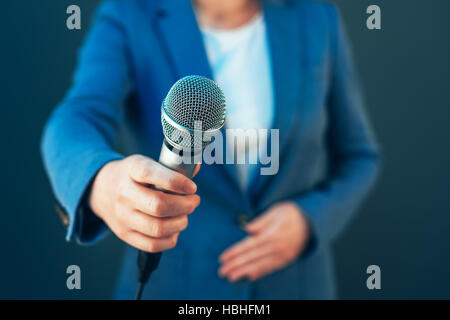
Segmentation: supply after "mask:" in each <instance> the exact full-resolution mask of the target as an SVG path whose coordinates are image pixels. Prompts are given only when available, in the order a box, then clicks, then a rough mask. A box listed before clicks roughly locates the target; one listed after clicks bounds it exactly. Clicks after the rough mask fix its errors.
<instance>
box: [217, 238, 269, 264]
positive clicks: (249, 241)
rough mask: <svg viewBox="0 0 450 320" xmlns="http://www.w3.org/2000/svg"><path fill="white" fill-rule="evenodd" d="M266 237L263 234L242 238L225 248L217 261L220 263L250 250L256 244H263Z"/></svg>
mask: <svg viewBox="0 0 450 320" xmlns="http://www.w3.org/2000/svg"><path fill="white" fill-rule="evenodd" d="M265 242H266V238H265V237H264V236H249V237H246V238H245V239H244V240H242V241H239V242H238V243H236V244H234V245H233V246H231V247H230V248H228V249H227V250H225V251H224V252H223V253H222V254H221V255H220V257H219V261H220V262H222V263H225V262H227V261H228V260H230V259H232V258H233V257H235V256H237V255H240V254H242V253H244V252H245V251H248V250H252V249H253V248H256V247H258V246H261V245H263V244H265Z"/></svg>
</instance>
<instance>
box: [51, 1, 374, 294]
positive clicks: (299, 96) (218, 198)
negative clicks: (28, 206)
mask: <svg viewBox="0 0 450 320" xmlns="http://www.w3.org/2000/svg"><path fill="white" fill-rule="evenodd" d="M262 6H263V10H264V19H265V21H266V24H267V33H268V39H269V43H270V45H269V46H270V54H271V60H272V61H271V62H272V76H273V83H274V93H275V94H274V96H275V105H276V111H275V113H276V115H275V120H274V124H273V128H279V129H280V167H279V172H278V174H276V175H273V176H259V175H258V176H257V177H256V178H255V179H254V180H253V181H252V186H251V188H250V192H249V193H247V194H244V193H242V192H241V191H240V189H239V187H238V182H237V179H236V172H235V167H234V166H232V165H203V167H202V169H201V170H200V173H199V174H198V176H197V177H196V178H195V181H196V183H197V185H198V193H199V195H200V196H201V198H202V202H201V205H200V206H199V207H198V209H197V210H196V212H195V213H194V214H193V215H191V216H190V221H189V227H188V228H187V230H185V231H184V232H182V234H181V236H180V238H179V243H178V245H177V247H176V248H174V249H172V250H169V251H167V252H165V253H164V254H163V257H162V260H161V263H160V266H159V268H158V269H157V271H156V272H155V273H154V274H153V276H152V278H151V280H150V281H151V284H150V285H149V286H147V288H146V290H145V292H144V295H143V297H144V298H149V299H190V298H204V299H211V298H217V299H222V298H223V299H248V298H255V299H259V298H264V299H272V298H273V299H278V298H287V299H312V298H323V299H328V298H333V297H335V287H334V279H333V261H332V256H331V254H330V247H331V246H330V244H331V242H332V241H333V239H334V238H336V236H337V235H339V233H340V232H341V231H342V230H343V229H344V227H345V225H346V224H347V222H348V221H349V219H350V217H351V216H352V214H353V213H354V212H355V209H356V208H357V207H358V204H359V203H360V202H361V200H362V199H363V198H364V196H365V195H366V194H367V192H368V191H369V189H370V186H371V185H372V183H373V182H374V179H375V176H376V171H377V168H378V162H379V161H378V159H379V157H378V151H377V146H376V143H375V140H374V136H373V134H372V131H371V129H370V127H369V124H368V122H367V118H366V116H365V113H364V111H363V101H362V99H361V94H360V93H361V92H360V89H359V87H358V82H357V78H356V76H355V71H354V67H353V63H352V56H351V53H350V50H349V44H348V40H347V37H346V33H345V32H344V29H343V27H342V24H341V22H340V19H339V16H338V14H337V11H336V9H335V8H334V7H333V6H332V5H330V4H326V3H319V2H314V1H263V2H262ZM192 74H196V75H203V76H206V77H208V78H212V77H213V76H212V73H211V69H210V67H209V65H208V61H207V57H206V53H205V49H204V45H203V43H202V37H201V33H200V31H199V28H198V25H197V23H196V19H195V16H194V13H193V10H192V8H191V4H190V2H189V1H186V0H159V1H155V0H123V1H122V0H112V1H105V2H103V3H102V5H101V6H100V8H99V9H98V12H97V14H96V20H95V23H94V25H93V26H92V27H91V29H90V31H89V33H88V36H87V38H86V40H85V42H84V45H83V47H82V50H81V53H80V56H79V62H78V66H77V70H76V73H75V77H74V82H73V86H72V88H71V90H70V91H69V92H68V94H67V96H66V97H65V99H64V100H63V101H62V103H61V104H60V105H59V106H58V107H57V108H56V110H55V111H54V113H53V114H52V116H51V118H50V120H49V121H48V123H47V125H46V127H45V131H44V135H43V139H42V154H43V158H44V162H45V166H46V169H47V171H48V174H49V176H50V179H51V183H52V187H53V190H54V192H55V194H56V197H57V199H58V201H59V203H60V204H61V206H62V208H63V209H64V210H65V212H67V215H68V221H69V222H68V224H69V225H68V233H67V239H73V238H75V239H77V240H78V241H79V242H81V243H93V242H95V241H97V240H98V239H100V238H101V237H102V236H103V235H104V234H105V232H107V228H106V227H105V225H104V223H103V222H102V221H100V220H99V219H98V218H96V217H95V216H94V214H93V213H92V212H90V210H89V208H88V207H87V206H86V201H85V195H86V194H87V193H88V190H89V187H90V184H91V182H92V180H93V178H94V177H95V174H96V173H97V172H98V170H99V169H100V168H101V167H102V166H103V165H104V164H105V163H107V162H108V161H111V160H115V159H120V158H122V157H124V156H126V155H130V154H135V153H139V154H144V155H147V156H149V157H152V158H155V159H157V158H158V155H159V151H160V148H161V143H162V141H163V135H162V129H161V123H160V112H161V111H160V106H161V101H162V100H163V98H164V97H165V95H166V94H167V92H168V90H169V88H170V87H171V86H172V84H173V83H174V82H175V81H176V80H177V79H179V78H181V77H183V76H186V75H192ZM285 200H291V201H295V202H296V203H297V204H298V205H299V206H300V207H301V208H303V210H304V212H305V213H306V215H307V218H308V219H309V222H310V225H311V230H312V238H311V242H310V245H309V246H308V250H307V252H305V253H304V254H303V255H302V256H301V257H299V258H298V259H297V260H295V261H294V262H293V263H291V264H290V265H288V266H287V267H285V268H283V269H282V270H279V271H277V272H275V273H273V274H270V275H268V276H266V277H264V278H262V279H260V280H257V281H255V282H249V281H246V280H243V281H240V282H238V283H229V282H228V281H227V280H224V279H222V278H220V277H218V275H217V271H218V267H219V264H218V256H219V254H220V253H221V252H222V251H223V250H224V249H226V248H227V247H229V246H230V245H232V244H233V243H235V242H237V241H239V240H241V239H242V238H243V237H245V236H246V234H245V232H244V231H243V230H241V229H240V228H239V224H238V223H237V220H239V219H238V218H239V217H242V215H244V216H246V217H247V218H252V217H254V216H256V215H258V214H260V213H262V212H264V210H266V209H267V208H268V207H269V206H271V205H273V204H275V203H277V202H280V201H285ZM136 283H137V282H136V250H135V249H134V248H131V247H128V249H127V251H126V253H125V256H124V259H123V265H122V268H121V273H120V276H119V279H118V287H117V288H118V289H117V297H118V298H124V299H128V298H132V297H133V295H134V291H135V289H136Z"/></svg>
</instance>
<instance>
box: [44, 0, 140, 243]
mask: <svg viewBox="0 0 450 320" xmlns="http://www.w3.org/2000/svg"><path fill="white" fill-rule="evenodd" d="M119 16H120V15H119V12H118V10H117V8H116V7H115V4H114V3H113V2H104V3H103V4H102V5H101V6H100V7H99V9H98V10H97V12H96V16H95V21H94V24H93V26H92V27H91V29H90V30H89V32H88V35H87V38H86V39H85V42H84V44H83V46H82V49H81V51H80V54H79V58H78V59H79V61H78V66H77V69H76V72H75V75H74V81H73V85H72V87H71V89H70V90H69V92H68V94H67V95H66V97H65V98H64V99H63V101H62V102H61V103H60V105H59V106H58V107H57V108H56V110H55V111H54V112H53V113H52V115H51V117H50V119H49V120H48V122H47V124H46V126H45V128H44V133H43V137H42V141H41V152H42V156H43V160H44V164H45V168H46V171H47V173H48V175H49V177H50V182H51V186H52V189H53V191H54V194H55V195H56V198H57V201H58V203H59V204H60V206H61V207H62V208H63V209H64V211H65V212H67V215H68V218H69V219H68V220H69V221H68V230H67V236H66V238H67V240H71V239H72V238H74V237H75V238H76V239H77V240H78V241H79V242H81V243H89V242H93V241H95V240H97V239H98V238H99V237H100V236H101V235H102V234H103V233H104V232H105V231H106V230H107V228H106V226H105V225H104V224H103V222H102V221H101V220H100V219H99V218H97V217H96V216H95V215H94V214H93V213H92V212H91V211H90V209H89V207H88V206H86V205H84V204H83V199H84V197H85V196H86V194H87V190H88V189H89V186H90V184H91V182H92V180H93V178H94V177H95V175H96V173H97V172H98V171H99V170H100V168H101V167H102V166H103V165H105V164H106V163H107V162H109V161H112V160H117V159H120V158H122V155H120V154H119V153H117V152H116V151H115V150H114V145H115V143H116V137H117V132H118V127H119V125H120V123H121V121H122V118H123V115H122V114H123V110H122V105H123V102H124V100H125V98H126V96H127V94H128V93H129V92H130V90H131V88H130V87H131V86H130V76H129V74H130V70H129V59H127V46H126V37H125V31H124V28H123V26H122V25H121V22H120V19H119V18H118V17H119Z"/></svg>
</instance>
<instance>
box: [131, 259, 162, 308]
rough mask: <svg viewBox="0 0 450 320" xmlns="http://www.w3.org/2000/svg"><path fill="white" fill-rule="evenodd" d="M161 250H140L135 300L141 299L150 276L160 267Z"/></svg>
mask: <svg viewBox="0 0 450 320" xmlns="http://www.w3.org/2000/svg"><path fill="white" fill-rule="evenodd" d="M161 255H162V253H161V252H156V253H149V252H145V251H142V250H139V253H138V259H137V265H138V272H137V279H138V287H137V290H136V296H135V300H141V297H142V292H143V291H144V287H145V284H146V283H147V281H148V279H149V278H150V276H151V274H152V272H153V271H155V269H156V268H157V267H158V264H159V260H160V259H161Z"/></svg>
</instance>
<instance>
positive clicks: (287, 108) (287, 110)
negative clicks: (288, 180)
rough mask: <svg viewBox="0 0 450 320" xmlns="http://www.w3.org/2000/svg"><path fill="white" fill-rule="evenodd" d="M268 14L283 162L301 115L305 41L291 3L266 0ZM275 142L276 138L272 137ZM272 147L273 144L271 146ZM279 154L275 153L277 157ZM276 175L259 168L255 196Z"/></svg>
mask: <svg viewBox="0 0 450 320" xmlns="http://www.w3.org/2000/svg"><path fill="white" fill-rule="evenodd" d="M263 7H264V17H265V21H266V30H267V35H268V39H269V48H270V54H271V61H272V77H273V86H274V88H273V90H274V100H275V101H274V103H275V119H274V122H273V126H272V129H278V130H279V157H280V158H279V160H280V165H281V164H282V159H283V156H284V153H285V151H286V147H287V146H288V145H289V142H290V137H292V136H293V134H292V133H293V130H296V124H297V123H298V121H297V120H298V115H299V109H300V108H299V102H300V100H301V98H300V89H301V86H302V83H301V75H302V70H301V68H302V59H301V53H302V50H304V48H302V45H303V42H302V41H301V40H302V36H301V32H300V27H299V21H298V16H297V15H296V14H295V12H294V10H292V9H290V8H289V7H288V4H284V3H277V2H275V1H264V2H263ZM270 142H271V143H274V142H275V141H270ZM268 150H270V145H269V146H268ZM274 156H275V155H272V157H274ZM273 177H274V176H268V175H266V176H262V175H260V173H259V172H257V173H256V174H255V176H254V179H253V180H252V185H251V187H250V188H251V196H253V197H256V196H258V195H259V196H261V195H262V194H261V191H262V192H264V191H265V190H264V189H265V188H266V186H267V185H268V183H269V182H270V181H271V179H273Z"/></svg>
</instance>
